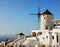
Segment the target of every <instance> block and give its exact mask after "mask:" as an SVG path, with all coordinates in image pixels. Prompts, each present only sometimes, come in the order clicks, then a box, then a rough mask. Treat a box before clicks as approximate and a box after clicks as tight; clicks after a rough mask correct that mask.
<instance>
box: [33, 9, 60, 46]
mask: <svg viewBox="0 0 60 47" xmlns="http://www.w3.org/2000/svg"><path fill="white" fill-rule="evenodd" d="M59 22H60V20H53V15H52V13H50V12H49V11H48V10H46V11H45V12H44V13H42V15H41V25H40V26H41V27H40V30H32V35H33V34H34V33H35V35H36V36H37V37H38V38H40V39H39V40H40V43H42V44H45V45H46V46H47V47H49V46H50V47H60V24H58V23H59ZM54 23H55V24H54ZM56 23H57V24H56ZM39 34H40V35H39Z"/></svg>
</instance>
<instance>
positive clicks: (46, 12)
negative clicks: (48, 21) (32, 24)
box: [42, 9, 52, 15]
mask: <svg viewBox="0 0 60 47" xmlns="http://www.w3.org/2000/svg"><path fill="white" fill-rule="evenodd" d="M42 14H48V15H52V13H51V12H50V11H49V10H48V9H47V10H46V11H44V12H43V13H42Z"/></svg>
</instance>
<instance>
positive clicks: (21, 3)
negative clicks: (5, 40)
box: [0, 0, 60, 35]
mask: <svg viewBox="0 0 60 47" xmlns="http://www.w3.org/2000/svg"><path fill="white" fill-rule="evenodd" d="M59 4H60V1H59V0H40V12H41V13H43V12H44V11H45V10H46V9H48V10H49V11H50V12H51V13H52V14H53V15H54V16H53V17H54V19H60V17H59V15H60V11H59V9H60V6H59ZM37 12H38V0H0V35H2V34H3V35H4V34H18V33H21V32H22V33H24V34H30V33H31V31H32V29H37V28H38V19H37V16H34V15H29V14H30V13H37Z"/></svg>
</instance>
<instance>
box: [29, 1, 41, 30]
mask: <svg viewBox="0 0 60 47" xmlns="http://www.w3.org/2000/svg"><path fill="white" fill-rule="evenodd" d="M30 15H37V16H38V29H40V15H41V13H40V0H38V13H37V14H30Z"/></svg>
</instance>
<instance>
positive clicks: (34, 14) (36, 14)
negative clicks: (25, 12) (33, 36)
mask: <svg viewBox="0 0 60 47" xmlns="http://www.w3.org/2000/svg"><path fill="white" fill-rule="evenodd" d="M30 15H38V14H30Z"/></svg>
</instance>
